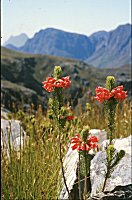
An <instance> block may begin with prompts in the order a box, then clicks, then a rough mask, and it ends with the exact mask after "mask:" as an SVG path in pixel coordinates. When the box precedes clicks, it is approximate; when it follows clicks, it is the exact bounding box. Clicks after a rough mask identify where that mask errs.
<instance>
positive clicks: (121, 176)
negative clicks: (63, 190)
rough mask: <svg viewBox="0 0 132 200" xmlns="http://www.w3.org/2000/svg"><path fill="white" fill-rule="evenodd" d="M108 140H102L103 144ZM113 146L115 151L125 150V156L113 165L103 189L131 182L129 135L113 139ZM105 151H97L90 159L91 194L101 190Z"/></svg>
mask: <svg viewBox="0 0 132 200" xmlns="http://www.w3.org/2000/svg"><path fill="white" fill-rule="evenodd" d="M106 142H107V143H108V141H104V143H103V145H102V146H103V147H104V144H106ZM114 147H115V149H116V150H117V151H120V150H121V149H122V150H125V152H126V154H125V156H124V157H123V158H122V159H121V160H120V162H119V163H118V165H117V166H115V168H114V171H113V173H112V174H111V177H110V178H109V179H107V181H106V187H105V191H112V190H113V189H114V188H115V187H116V186H118V185H121V186H125V185H128V184H131V183H132V182H131V136H129V137H127V138H122V139H116V140H114ZM105 162H106V151H100V152H98V153H97V154H96V155H95V157H94V158H93V159H92V161H91V168H90V170H91V177H90V178H91V184H92V192H91V196H94V195H96V194H97V193H99V192H101V191H102V186H103V183H104V179H105V171H106V165H105Z"/></svg>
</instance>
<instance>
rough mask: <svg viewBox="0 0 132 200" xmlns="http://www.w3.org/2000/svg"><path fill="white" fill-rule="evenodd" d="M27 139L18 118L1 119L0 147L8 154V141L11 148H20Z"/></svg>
mask: <svg viewBox="0 0 132 200" xmlns="http://www.w3.org/2000/svg"><path fill="white" fill-rule="evenodd" d="M26 139H27V137H26V133H25V131H24V130H23V128H22V127H21V125H20V121H18V120H5V119H1V148H2V149H3V150H4V151H6V152H7V155H9V141H10V145H11V147H12V148H14V149H15V150H17V151H18V150H19V149H20V145H21V148H22V147H23V145H24V141H25V140H26Z"/></svg>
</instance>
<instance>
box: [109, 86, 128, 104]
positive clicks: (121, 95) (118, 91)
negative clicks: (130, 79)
mask: <svg viewBox="0 0 132 200" xmlns="http://www.w3.org/2000/svg"><path fill="white" fill-rule="evenodd" d="M111 94H112V95H113V96H114V98H115V99H117V100H119V101H123V100H124V99H126V97H127V92H125V91H123V85H121V86H118V87H116V88H114V89H113V90H112V91H111Z"/></svg>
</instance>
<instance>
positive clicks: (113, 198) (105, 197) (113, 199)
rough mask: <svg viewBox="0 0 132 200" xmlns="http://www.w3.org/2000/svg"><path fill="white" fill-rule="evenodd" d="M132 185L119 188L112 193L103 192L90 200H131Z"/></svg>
mask: <svg viewBox="0 0 132 200" xmlns="http://www.w3.org/2000/svg"><path fill="white" fill-rule="evenodd" d="M131 199H132V184H130V185H126V186H117V187H115V189H114V190H112V191H111V192H105V193H103V192H101V193H98V194H97V195H96V196H94V197H91V198H89V200H131Z"/></svg>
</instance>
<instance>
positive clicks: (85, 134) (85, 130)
mask: <svg viewBox="0 0 132 200" xmlns="http://www.w3.org/2000/svg"><path fill="white" fill-rule="evenodd" d="M89 129H90V128H89V126H84V127H83V130H82V131H81V136H82V140H83V141H84V142H86V141H87V137H88V136H89Z"/></svg>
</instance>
